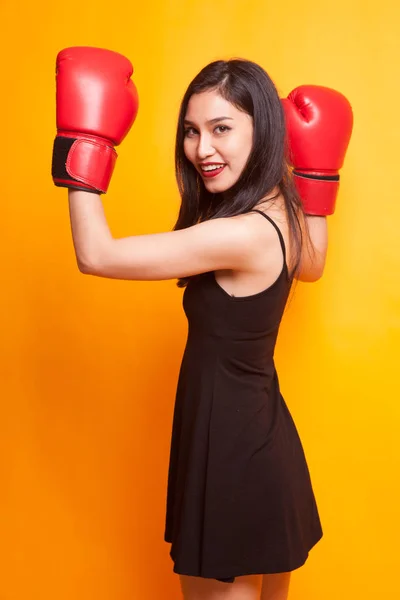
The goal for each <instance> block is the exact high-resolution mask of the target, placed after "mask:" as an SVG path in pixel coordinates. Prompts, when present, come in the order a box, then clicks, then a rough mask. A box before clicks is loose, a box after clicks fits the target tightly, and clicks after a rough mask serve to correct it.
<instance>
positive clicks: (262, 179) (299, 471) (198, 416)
mask: <svg viewBox="0 0 400 600" xmlns="http://www.w3.org/2000/svg"><path fill="white" fill-rule="evenodd" d="M71 51H72V57H73V59H74V60H73V61H71ZM63 52H67V54H68V53H69V54H68V56H67V58H68V62H67V63H66V65H65V64H64V63H63V58H65V55H64V56H61V57H60V56H59V59H58V95H57V102H58V106H57V119H58V136H57V138H56V142H55V148H54V155H53V179H54V181H55V183H56V185H61V186H66V187H68V188H69V206H70V216H71V227H72V234H73V240H74V247H75V251H76V256H77V261H78V266H79V268H80V270H81V272H83V273H87V274H91V275H96V276H100V277H108V278H118V279H133V280H162V279H174V278H177V279H178V285H179V286H181V287H183V286H184V287H185V291H184V296H183V306H184V310H185V313H186V316H187V318H188V321H189V332H188V339H187V344H186V348H185V353H184V356H183V360H182V365H181V370H180V375H179V381H178V386H177V394H176V403H175V412H174V420H173V429H172V441H171V454H170V467H169V477H168V494H167V514H166V527H165V540H166V541H167V542H169V543H171V557H172V559H173V561H174V571H175V572H176V573H179V575H180V581H181V586H182V591H183V595H184V598H185V600H206V599H207V600H208V599H211V598H219V599H222V598H224V599H228V598H229V599H230V600H239V599H240V600H255V599H256V598H260V597H261V599H262V600H285V599H286V598H287V594H288V588H289V580H290V573H291V571H293V570H294V569H297V568H298V567H300V566H301V565H302V564H304V562H305V561H306V559H307V556H308V552H309V550H310V549H311V548H312V547H313V546H314V545H315V544H316V543H317V542H318V540H319V539H320V538H321V536H322V529H321V524H320V520H319V515H318V510H317V506H316V502H315V498H314V494H313V490H312V485H311V481H310V476H309V472H308V468H307V463H306V459H305V456H304V453H303V449H302V445H301V442H300V439H299V436H298V433H297V431H296V427H295V425H294V423H293V420H292V418H291V415H290V413H289V411H288V408H287V406H286V404H285V401H284V400H283V398H282V395H281V393H280V390H279V382H278V376H277V373H276V369H275V365H274V360H273V354H274V347H275V342H276V338H277V334H278V329H279V325H280V322H281V318H282V314H283V311H284V308H285V305H286V302H287V299H288V296H289V292H290V289H291V286H292V282H293V279H294V278H297V279H299V280H301V281H315V280H317V279H318V278H319V277H321V275H322V272H323V269H324V264H325V256H326V249H327V230H326V218H325V215H326V214H329V212H330V211H329V209H327V208H326V207H323V206H322V204H321V202H320V200H319V199H318V198H317V200H315V198H314V196H313V197H312V198H311V199H310V198H308V200H309V202H308V210H307V212H311V214H313V215H314V216H307V215H306V214H305V212H304V210H303V207H302V203H301V201H300V199H299V196H298V194H297V192H296V188H295V186H294V183H293V176H292V174H291V172H290V170H289V167H288V164H287V160H286V157H285V117H284V109H283V105H282V102H281V101H280V99H279V97H278V94H277V91H276V89H275V86H274V84H273V82H272V81H271V79H270V78H269V76H268V75H267V73H266V72H265V71H264V70H263V69H262V68H261V67H259V66H258V65H256V64H254V63H252V62H250V61H245V60H232V61H216V62H214V63H211V64H209V65H208V66H207V67H205V68H204V69H203V70H202V71H201V72H200V73H199V74H198V76H197V77H196V78H195V79H194V80H193V81H192V83H191V84H190V86H189V88H188V90H187V92H186V94H185V96H184V99H183V101H182V105H181V111H180V115H179V122H178V132H177V139H176V173H177V179H178V185H179V189H180V193H181V197H182V203H181V207H180V212H179V218H178V220H177V223H176V225H175V228H174V231H172V232H166V233H160V234H152V235H141V236H133V237H126V238H122V239H113V238H112V236H111V234H110V231H109V228H108V225H107V223H106V220H105V217H104V212H103V208H102V204H101V200H100V196H99V192H102V191H103V192H104V191H106V190H107V186H108V181H109V178H110V177H111V173H112V168H113V161H115V157H114V155H113V152H114V150H113V145H114V144H117V143H119V142H120V141H121V140H122V138H123V137H124V135H125V134H126V133H127V131H128V130H129V128H130V126H131V124H132V122H133V120H134V118H135V115H136V111H137V97H136V95H135V92H134V91H132V89H130V90H129V94H128V96H127V95H126V89H125V88H124V89H122V84H121V81H122V77H121V78H120V74H119V73H120V70H121V67H124V66H125V63H123V61H122V59H123V57H120V55H116V54H115V53H109V54H106V55H104V52H107V51H104V50H98V49H82V48H80V49H69V50H68V51H63ZM102 53H103V54H102ZM110 54H111V55H112V56H110ZM114 60H115V62H113V61H114ZM123 60H126V59H123ZM74 61H75V63H74ZM110 61H111V63H110ZM71 62H72V66H71ZM99 64H101V66H102V68H101V69H98V68H97V67H98V65H99ZM110 64H111V67H110ZM117 65H118V68H117ZM107 70H109V72H108V74H107ZM82 73H84V75H85V77H84V78H83V79H82V81H83V80H85V89H84V91H83V94H81V95H79V94H77V97H76V101H75V102H74V99H72V100H71V88H73V86H78V87H79V81H80V79H79V77H80V75H81V74H82ZM88 73H89V79H90V77H92V78H93V79H94V80H95V84H96V85H94V86H93V90H94V91H93V93H94V94H96V102H97V104H100V105H102V106H103V110H101V111H98V113H97V116H96V119H95V121H96V123H95V124H93V122H91V123H87V122H84V121H85V119H87V118H88V117H87V114H88V111H87V110H84V109H83V108H82V106H81V105H82V95H83V96H84V98H86V100H85V99H84V101H83V102H84V103H85V102H87V103H89V105H90V102H93V101H94V99H93V97H92V95H91V94H92V90H91V88H90V85H89V86H88V83H87V81H88ZM110 73H111V75H110ZM77 74H78V75H77ZM128 79H129V77H128ZM99 80H100V83H101V85H100V86H99ZM124 81H125V80H124ZM77 82H78V83H77ZM125 83H126V82H125ZM124 85H125V84H124ZM110 88H112V93H110ZM116 88H118V90H119V91H118V93H119V92H121V95H122V96H121V97H120V98H119V104H118V105H119V106H122V109H121V110H120V113H122V117H121V119H120V122H119V124H118V125H117V126H116V125H115V122H114V120H113V119H114V117H115V110H114V109H113V108H112V107H115V101H116V100H115V96H116V91H115V90H116ZM99 89H101V90H102V91H101V93H100V92H99ZM65 90H68V94H67V93H66V92H65ZM64 93H65V94H66V96H68V103H67V104H66V99H65V98H64ZM99 96H100V97H101V100H100V101H99ZM121 98H122V100H121ZM132 98H133V100H134V102H133V104H132V103H131V100H132ZM71 104H72V105H73V109H72V108H71ZM66 107H67V108H66ZM86 107H87V105H86ZM286 110H287V109H286ZM289 110H290V109H289ZM66 113H67V114H66ZM77 114H78V115H79V116H78V117H77V116H76V115H77ZM99 115H100V116H99ZM110 123H111V125H110ZM347 126H348V123H347ZM334 127H335V128H337V127H338V124H337V121H335V124H334ZM110 129H111V130H113V132H111V131H110ZM342 137H345V136H344V135H342ZM347 137H348V136H347ZM342 145H343V144H342ZM345 145H347V144H345ZM100 146H101V150H100V151H99V149H98V148H99V147H100ZM74 149H75V150H74ZM74 151H75V154H74V153H73V152H74ZM342 154H343V156H342V157H341V160H342V159H343V157H344V151H343V153H342ZM110 156H111V158H110ZM88 157H89V158H88ZM339 162H340V160H339ZM71 165H72V167H71ZM88 165H89V166H88ZM93 165H94V166H95V168H94V167H93ZM299 166H300V167H302V166H303V165H299ZM340 166H341V164H340V165H339V167H340ZM336 167H338V165H336ZM333 170H335V169H333ZM333 170H332V172H333ZM306 171H307V172H304V173H303V175H304V176H305V177H306V178H307V175H308V174H309V170H306ZM299 175H302V174H301V173H300V174H299ZM325 175H326V174H325ZM296 176H298V175H296ZM335 177H336V174H335ZM303 179H304V177H303ZM317 180H318V181H319V183H320V186H321V187H320V188H319V190H320V195H321V196H324V195H325V196H326V195H328V196H329V195H330V202H331V208H332V193H331V189H332V188H329V189H330V191H329V192H326V193H324V187H323V186H324V185H325V183H326V181H327V180H328V181H329V183H332V182H333V181H336V179H335V180H333V179H332V173H331V174H330V175H329V176H328V179H326V177H325V180H324V173H321V172H319V174H318V176H317ZM315 181H316V177H315V175H311V180H310V184H311V186H313V185H314V183H315ZM303 183H304V182H303ZM306 184H307V182H306ZM327 187H329V186H327ZM336 191H337V188H336ZM305 195H306V196H307V189H306V194H305ZM311 195H312V194H311ZM302 198H303V201H304V197H303V195H302ZM306 200H307V199H306ZM310 207H311V210H310ZM227 584H229V585H227ZM260 587H261V596H260Z"/></svg>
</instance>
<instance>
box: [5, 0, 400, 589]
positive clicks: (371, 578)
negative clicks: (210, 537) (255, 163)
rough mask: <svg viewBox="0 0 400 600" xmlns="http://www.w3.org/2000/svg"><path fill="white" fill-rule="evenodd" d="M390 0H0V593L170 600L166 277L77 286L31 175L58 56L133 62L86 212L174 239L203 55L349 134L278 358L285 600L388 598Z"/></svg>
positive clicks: (394, 510) (174, 581) (392, 258)
mask: <svg viewBox="0 0 400 600" xmlns="http://www.w3.org/2000/svg"><path fill="white" fill-rule="evenodd" d="M396 5H397V3H395V2H394V0H393V1H392V2H389V1H388V0H383V1H382V0H381V1H380V2H377V1H376V0H374V1H373V2H372V1H370V0H369V1H366V0H352V1H349V0H337V1H336V2H331V1H325V0H323V1H321V0H310V1H309V2H308V3H306V4H305V5H304V4H300V3H299V2H294V1H293V0H286V1H285V2H277V1H275V0H274V1H273V2H272V1H271V2H270V1H264V2H263V1H262V0H247V2H239V1H237V0H233V1H232V0H231V1H230V2H228V1H227V0H225V1H215V2H212V3H208V4H207V3H204V2H198V1H194V0H191V1H186V2H184V1H183V0H169V2H166V1H165V0H153V1H152V2H137V3H132V2H112V3H110V2H106V1H105V0H96V1H93V0H86V1H85V2H83V1H82V0H81V1H79V2H77V1H76V0H70V2H68V3H67V4H63V3H59V2H54V1H52V2H50V1H48V2H37V3H34V2H30V1H29V2H28V1H27V0H22V1H21V2H14V1H11V0H5V1H4V0H3V2H2V4H1V14H0V17H1V19H0V22H1V36H0V45H1V47H0V51H1V57H2V60H1V83H2V86H1V87H2V94H1V115H2V127H1V129H2V144H1V154H2V157H1V164H2V190H1V221H0V222H1V225H0V230H1V236H0V244H1V249H0V250H1V269H2V293H1V299H0V308H1V313H0V314H1V322H0V326H1V356H0V374H1V391H0V393H1V405H0V406H1V418H0V485H1V490H0V599H1V600H50V599H51V600H53V599H54V598H57V600H71V599H74V600H92V599H93V600H111V599H112V600H128V599H129V600H132V599H136V598H140V599H141V600H150V599H151V600H153V599H157V600H158V599H159V598H166V599H170V600H172V599H175V598H179V588H178V585H179V582H178V578H177V576H176V575H175V574H173V573H172V562H171V561H170V558H169V554H168V552H169V545H167V544H165V542H164V541H163V532H164V516H165V492H166V478H167V466H168V453H169V442H170V432H171V431H170V430H171V422H172V410H173V401H174V394H175V385H176V379H177V375H178V368H179V364H180V359H181V355H182V351H183V347H184V343H185V336H186V321H185V317H184V314H183V311H182V308H181V297H182V290H179V289H178V288H176V286H175V282H174V281H164V282H126V281H112V280H111V281H107V280H102V279H96V278H93V277H88V276H84V275H82V274H80V273H79V271H78V269H77V267H76V264H75V258H74V254H73V248H72V243H71V234H70V229H69V219H68V209H67V195H66V191H65V190H61V189H57V188H54V187H53V185H52V181H51V177H50V162H51V151H52V142H53V137H54V133H55V98H54V93H55V81H54V64H55V57H56V54H57V52H58V51H59V50H60V49H62V48H64V47H66V46H73V45H91V46H101V47H105V48H109V49H113V50H116V51H119V52H121V53H123V54H125V55H126V56H128V57H129V58H130V59H131V60H132V62H133V63H134V66H135V77H134V79H135V82H136V85H137V87H138V89H139V93H140V100H141V106H140V111H139V115H138V118H137V121H136V123H135V125H134V128H133V130H132V132H131V133H130V135H129V136H128V138H127V139H126V140H125V142H124V143H123V145H122V146H121V147H120V149H119V159H118V162H117V167H116V170H115V173H114V177H113V181H112V183H111V186H110V190H109V193H108V194H107V196H104V197H103V198H104V204H105V208H106V213H107V217H108V220H109V223H110V227H111V230H112V232H113V233H114V235H116V236H117V235H118V236H122V235H132V234H135V233H137V234H139V233H154V232H158V231H165V230H168V229H170V228H172V226H173V224H174V222H175V219H176V215H177V210H178V205H179V198H178V194H177V191H176V186H175V180H174V170H173V145H174V135H175V126H176V117H177V112H178V106H179V102H180V100H181V97H182V95H183V93H184V90H185V88H186V86H187V85H188V83H189V81H190V80H191V78H192V77H193V76H194V75H195V74H196V73H197V72H198V71H199V70H200V68H201V67H203V66H204V65H205V64H207V63H208V62H210V61H211V60H214V59H216V58H221V57H222V58H228V57H232V56H240V57H245V58H248V59H252V60H255V61H257V62H259V63H260V64H261V65H262V66H263V67H264V68H266V69H267V71H268V72H269V73H270V75H271V76H272V78H273V79H274V81H275V82H276V85H277V87H278V89H279V92H280V93H281V94H282V95H283V94H284V95H286V94H288V93H289V91H290V90H291V89H292V88H294V87H296V86H297V85H300V84H308V83H313V84H319V85H326V86H330V87H333V88H336V89H338V90H340V91H341V92H342V93H344V94H345V95H346V96H347V97H348V98H349V99H350V101H351V103H352V105H353V109H354V115H355V125H354V133H353V138H352V141H351V145H350V148H349V151H348V154H347V158H346V164H345V168H344V169H343V171H342V183H341V191H340V194H339V198H338V208H337V212H336V214H335V215H334V216H333V217H331V218H330V219H329V229H330V248H329V256H328V261H327V266H326V271H325V274H324V277H323V279H322V280H320V281H319V282H318V283H315V284H300V285H298V287H297V290H296V294H295V296H294V299H293V301H292V302H291V304H290V307H289V308H288V310H287V312H286V315H285V319H284V322H283V325H282V329H281V336H280V339H279V343H278V348H277V364H278V369H279V373H280V380H281V385H282V390H283V393H284V396H285V398H286V401H287V403H288V405H289V407H290V409H291V411H292V414H293V417H294V419H295V421H296V423H297V426H298V429H299V432H300V435H301V437H302V440H303V443H304V447H305V451H306V454H307V458H308V462H309V467H310V470H311V474H312V480H313V485H314V488H315V493H316V496H317V501H318V505H319V509H320V513H321V518H322V521H323V527H324V533H325V536H324V538H323V540H322V541H321V542H320V543H319V544H318V545H317V546H316V547H315V549H313V550H312V552H311V554H310V558H309V560H308V562H307V563H306V565H305V566H304V567H303V568H302V569H300V570H298V571H296V573H295V574H294V575H293V578H292V587H291V595H290V598H291V600H300V599H301V600H321V599H323V600H337V599H338V598H340V599H341V600H353V599H358V598H360V599H361V598H362V599H363V600H376V598H387V597H393V594H395V590H396V589H397V587H398V584H397V570H398V562H399V551H398V539H399V534H400V531H399V525H398V522H399V520H398V510H399V506H400V497H399V490H398V486H399V483H398V478H399V456H400V448H399V444H398V438H399V412H400V409H399V386H398V376H399V368H398V364H399V353H398V348H399V342H400V339H399V338H400V336H399V324H400V323H399V321H400V306H399V283H398V281H399V268H400V264H399V262H400V256H399V254H400V253H399V242H398V240H399V221H400V203H399V201H398V149H399V146H400V135H399V126H398V109H399V107H398V102H399V97H400V84H399V77H398V65H399V60H400V53H399V47H398V45H397V44H398V32H399V26H400V19H399V13H398V11H399V9H398V8H395V6H396Z"/></svg>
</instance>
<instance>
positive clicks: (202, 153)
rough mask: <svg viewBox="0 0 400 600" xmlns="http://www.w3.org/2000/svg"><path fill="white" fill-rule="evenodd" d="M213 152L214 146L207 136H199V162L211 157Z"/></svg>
mask: <svg viewBox="0 0 400 600" xmlns="http://www.w3.org/2000/svg"><path fill="white" fill-rule="evenodd" d="M214 152H215V149H214V146H213V145H212V141H211V138H210V136H209V135H201V136H199V143H198V146H197V156H198V158H199V160H204V159H205V158H207V157H208V156H212V155H213V154H214Z"/></svg>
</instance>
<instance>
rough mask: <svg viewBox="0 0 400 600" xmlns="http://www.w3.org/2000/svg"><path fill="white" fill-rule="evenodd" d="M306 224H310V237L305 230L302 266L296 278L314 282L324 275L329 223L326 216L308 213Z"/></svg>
mask: <svg viewBox="0 0 400 600" xmlns="http://www.w3.org/2000/svg"><path fill="white" fill-rule="evenodd" d="M305 221H306V223H305V225H306V226H308V231H309V238H308V236H307V233H306V231H304V236H303V239H304V244H303V251H302V256H301V262H300V268H299V271H298V274H297V276H296V279H298V280H299V281H305V282H314V281H317V280H318V279H320V278H321V277H322V274H323V272H324V268H325V261H326V254H327V249H328V224H327V219H326V217H318V216H311V215H307V216H306V217H305Z"/></svg>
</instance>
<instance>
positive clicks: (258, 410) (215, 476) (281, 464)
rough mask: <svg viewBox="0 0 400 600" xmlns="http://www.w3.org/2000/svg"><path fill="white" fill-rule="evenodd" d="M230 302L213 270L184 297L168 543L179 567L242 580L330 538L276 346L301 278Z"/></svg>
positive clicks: (283, 567)
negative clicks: (183, 343)
mask: <svg viewBox="0 0 400 600" xmlns="http://www.w3.org/2000/svg"><path fill="white" fill-rule="evenodd" d="M251 212H259V213H260V214H261V215H263V216H264V217H265V218H266V219H268V221H270V223H271V224H272V225H273V226H274V227H275V229H276V230H277V233H278V235H279V239H280V243H281V246H282V251H283V255H284V264H283V268H282V271H281V273H280V275H279V276H278V278H277V279H276V281H275V282H274V283H273V284H272V285H271V286H270V287H268V288H267V289H266V290H263V291H262V292H259V293H257V294H254V295H251V296H245V297H233V296H230V295H229V294H228V293H227V292H226V291H225V290H223V288H222V287H221V286H220V285H219V284H218V283H217V281H216V279H215V276H214V272H209V273H204V274H201V275H199V276H196V277H194V278H192V279H191V280H190V281H189V283H188V285H187V287H186V288H185V292H184V295H183V308H184V311H185V314H186V316H187V319H188V338H187V344H186V348H185V352H184V355H183V359H182V364H181V369H180V373H179V380H178V385H177V392H176V401H175V409H174V417H173V425H172V438H171V453H170V464H169V473H168V490H167V502H166V525H165V536H164V539H165V541H166V542H170V543H171V544H172V545H171V550H170V555H171V558H172V560H173V561H174V567H173V570H174V572H175V573H179V574H182V575H192V576H198V577H206V578H213V579H218V580H220V581H224V582H233V581H234V578H235V577H236V576H240V575H250V574H257V573H258V574H261V573H262V574H265V573H281V572H287V571H292V570H294V569H297V568H298V567H300V566H301V565H303V564H304V562H305V561H306V559H307V556H308V552H309V550H310V549H311V548H312V547H313V546H314V545H315V544H316V543H317V542H318V540H319V539H320V538H321V537H322V529H321V523H320V519H319V515H318V510H317V506H316V502H315V498H314V493H313V489H312V485H311V480H310V475H309V471H308V467H307V463H306V459H305V456H304V452H303V448H302V445H301V441H300V438H299V435H298V433H297V430H296V427H295V424H294V422H293V419H292V417H291V415H290V412H289V410H288V408H287V406H286V403H285V401H284V399H283V397H282V395H281V393H280V390H279V382H278V376H277V372H276V369H275V365H274V358H273V357H274V347H275V342H276V338H277V334H278V329H279V325H280V322H281V318H282V315H283V311H284V308H285V305H286V301H287V299H288V295H289V291H290V287H291V283H292V281H291V280H290V278H289V274H288V268H287V265H286V252H285V243H284V240H283V237H282V234H281V232H280V230H279V228H278V226H277V225H276V224H275V222H274V221H273V220H272V219H271V218H270V217H268V216H267V215H265V214H264V213H262V212H261V211H258V210H256V211H251Z"/></svg>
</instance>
